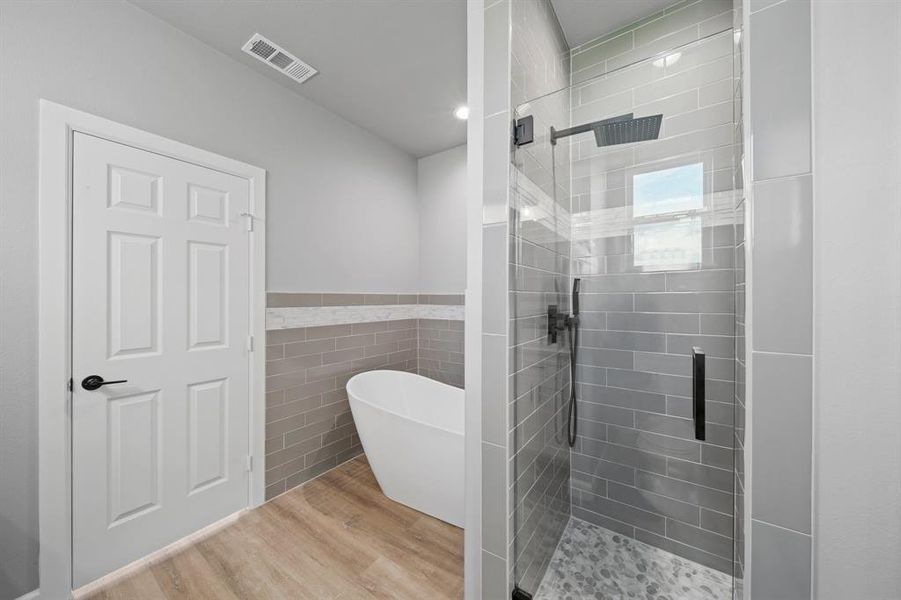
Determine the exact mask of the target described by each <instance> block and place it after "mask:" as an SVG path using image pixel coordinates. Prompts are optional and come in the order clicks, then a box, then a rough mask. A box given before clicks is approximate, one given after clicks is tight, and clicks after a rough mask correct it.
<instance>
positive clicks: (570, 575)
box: [535, 518, 732, 600]
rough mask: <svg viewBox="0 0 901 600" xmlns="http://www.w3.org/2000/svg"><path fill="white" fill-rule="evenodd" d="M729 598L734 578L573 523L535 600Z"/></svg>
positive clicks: (612, 533) (562, 540) (583, 524)
mask: <svg viewBox="0 0 901 600" xmlns="http://www.w3.org/2000/svg"><path fill="white" fill-rule="evenodd" d="M624 598H636V599H641V600H729V599H731V598H732V577H731V576H730V575H727V574H726V573H722V572H720V571H717V570H715V569H711V568H709V567H705V566H703V565H700V564H698V563H696V562H692V561H690V560H687V559H684V558H681V557H679V556H676V555H675V554H670V553H669V552H666V551H665V550H661V549H659V548H655V547H653V546H649V545H648V544H645V543H642V542H639V541H636V540H633V539H632V538H629V537H627V536H624V535H621V534H618V533H614V532H613V531H610V530H609V529H604V528H603V527H598V526H596V525H592V524H591V523H587V522H585V521H582V520H580V519H575V518H573V519H570V521H569V524H568V525H567V526H566V530H565V531H564V532H563V537H562V538H561V539H560V544H559V545H558V546H557V550H556V551H555V552H554V555H553V557H552V558H551V562H550V565H548V569H547V573H546V574H545V576H544V579H542V581H541V585H540V586H539V588H538V592H537V593H536V594H535V600H588V599H593V600H621V599H624Z"/></svg>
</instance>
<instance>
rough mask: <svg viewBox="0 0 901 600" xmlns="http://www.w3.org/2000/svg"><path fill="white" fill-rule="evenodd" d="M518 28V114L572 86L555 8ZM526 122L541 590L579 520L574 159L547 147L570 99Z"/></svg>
mask: <svg viewBox="0 0 901 600" xmlns="http://www.w3.org/2000/svg"><path fill="white" fill-rule="evenodd" d="M511 20H512V38H511V70H512V85H511V98H512V102H513V106H514V107H515V106H516V105H518V104H520V103H522V102H524V101H526V100H528V99H530V98H535V97H536V96H541V95H544V94H547V93H549V92H553V91H556V90H561V89H564V88H566V87H567V86H568V85H569V70H570V69H569V48H568V46H567V44H566V41H565V39H564V37H563V33H562V31H561V29H560V25H559V23H558V22H557V18H556V16H555V14H554V12H553V8H552V7H551V4H550V2H549V1H547V0H532V1H527V2H514V3H513V5H512V16H511ZM523 114H530V115H532V117H533V118H534V123H535V136H536V141H535V142H534V143H533V144H531V145H528V146H523V147H522V148H519V149H518V150H517V151H516V152H515V153H514V155H513V167H514V168H513V180H512V181H511V191H510V200H511V211H510V222H509V237H508V243H509V245H510V247H509V250H508V255H509V259H510V264H509V268H510V290H509V302H510V315H509V316H510V323H509V332H508V340H507V341H508V347H509V351H510V358H509V361H510V362H509V365H510V379H509V385H508V390H509V391H508V393H509V400H510V405H509V406H508V412H509V415H510V417H509V426H510V431H509V437H510V453H511V454H510V457H511V458H512V468H513V473H512V474H511V477H510V484H511V489H510V496H511V498H512V503H513V514H512V515H511V520H510V531H511V532H512V539H511V556H512V557H513V565H512V567H513V576H514V582H515V583H516V584H518V585H519V587H521V588H522V589H524V590H526V591H529V592H535V591H536V590H537V589H538V585H539V583H540V581H541V577H542V576H543V574H544V572H545V570H546V569H547V565H548V564H549V562H550V559H551V557H552V556H553V553H554V550H555V548H556V547H557V543H558V542H559V540H560V537H561V535H562V533H563V531H564V529H565V527H566V524H567V522H568V520H569V516H570V453H569V448H568V446H567V442H566V433H565V431H566V401H567V400H568V397H569V364H570V363H569V353H568V351H567V349H566V345H565V340H566V336H565V335H562V336H561V337H560V340H559V341H558V342H557V343H556V344H549V343H548V342H547V339H546V326H545V323H546V310H547V308H546V307H547V305H548V304H556V305H557V306H558V307H559V309H560V310H561V311H563V312H568V311H569V306H570V294H569V288H570V272H569V271H570V257H569V250H570V248H569V246H570V244H569V234H570V219H569V209H570V193H569V151H568V148H565V147H563V146H561V148H560V151H558V152H557V153H556V154H554V153H551V152H549V151H548V150H549V145H548V144H547V132H548V131H549V127H550V126H551V125H554V124H559V123H568V122H569V97H568V94H567V93H566V92H563V93H562V94H561V96H559V97H555V98H553V99H552V100H551V101H548V102H533V103H532V104H531V107H530V108H529V109H527V110H526V111H524V113H523ZM518 116H522V115H518V114H517V115H515V117H518ZM552 161H553V162H554V164H552Z"/></svg>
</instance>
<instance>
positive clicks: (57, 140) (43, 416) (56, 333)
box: [38, 99, 266, 598]
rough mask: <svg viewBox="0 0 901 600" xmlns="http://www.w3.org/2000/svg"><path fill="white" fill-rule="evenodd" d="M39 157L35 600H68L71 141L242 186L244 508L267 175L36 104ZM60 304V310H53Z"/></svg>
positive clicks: (260, 485)
mask: <svg viewBox="0 0 901 600" xmlns="http://www.w3.org/2000/svg"><path fill="white" fill-rule="evenodd" d="M39 129H40V131H39V152H38V168H39V172H38V270H39V273H38V285H39V291H38V489H39V493H38V518H39V525H40V534H39V541H40V547H39V556H40V557H39V570H40V588H39V590H40V592H39V593H40V596H41V597H44V598H71V596H72V559H73V549H72V452H71V450H72V423H71V406H72V405H71V392H70V391H69V389H68V383H69V379H70V377H72V373H71V365H72V356H71V346H72V314H71V305H72V302H71V299H72V281H71V273H72V270H71V267H72V159H73V144H72V140H73V135H74V133H75V132H76V131H78V132H81V133H86V134H89V135H93V136H96V137H100V138H104V139H107V140H110V141H113V142H117V143H120V144H125V145H127V146H132V147H134V148H138V149H140V150H146V151H149V152H154V153H156V154H161V155H164V156H168V157H170V158H174V159H177V160H181V161H184V162H189V163H192V164H195V165H199V166H202V167H207V168H210V169H215V170H217V171H222V172H224V173H228V174H230V175H235V176H237V177H241V178H243V179H247V180H248V182H249V188H250V189H249V205H250V207H251V211H250V212H251V214H253V220H254V227H253V231H252V232H250V236H251V238H250V254H251V256H250V261H249V264H250V289H251V292H250V314H249V319H250V330H251V335H253V336H254V340H255V344H254V349H253V351H252V353H251V355H250V364H249V370H250V373H249V376H250V379H249V383H250V402H251V406H250V411H249V414H250V419H249V425H250V426H249V429H250V431H249V432H248V436H249V437H248V439H249V444H250V455H251V456H252V459H253V465H254V467H253V470H252V471H251V474H250V478H249V490H248V504H247V506H248V507H250V508H252V507H255V506H259V505H261V504H262V503H263V502H264V499H265V483H264V474H265V468H264V467H265V452H264V441H265V440H264V438H265V434H264V427H265V407H266V394H265V389H266V362H265V361H266V357H265V339H266V337H265V336H266V171H265V170H263V169H261V168H259V167H255V166H253V165H249V164H247V163H243V162H240V161H236V160H233V159H230V158H226V157H224V156H220V155H218V154H214V153H212V152H208V151H206V150H201V149H199V148H195V147H193V146H188V145H186V144H182V143H180V142H176V141H173V140H170V139H167V138H164V137H161V136H158V135H155V134H152V133H148V132H146V131H141V130H139V129H135V128H133V127H129V126H127V125H122V124H120V123H116V122H114V121H110V120H108V119H104V118H102V117H98V116H95V115H92V114H89V113H86V112H82V111H79V110H75V109H72V108H68V107H66V106H62V105H60V104H56V103H54V102H50V101H48V100H44V99H41V100H40V126H39ZM61 298H65V301H60V299H61Z"/></svg>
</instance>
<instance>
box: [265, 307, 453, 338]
mask: <svg viewBox="0 0 901 600" xmlns="http://www.w3.org/2000/svg"><path fill="white" fill-rule="evenodd" d="M404 319H444V320H450V321H462V320H463V307H462V306H460V305H440V304H390V305H373V306H293V307H284V308H267V309H266V330H267V331H268V330H273V329H294V328H297V327H315V326H319V325H345V324H348V323H374V322H376V321H401V320H404Z"/></svg>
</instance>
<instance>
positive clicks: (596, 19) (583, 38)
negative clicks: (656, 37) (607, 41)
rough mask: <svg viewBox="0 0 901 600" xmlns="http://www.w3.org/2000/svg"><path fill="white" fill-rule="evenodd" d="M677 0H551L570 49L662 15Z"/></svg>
mask: <svg viewBox="0 0 901 600" xmlns="http://www.w3.org/2000/svg"><path fill="white" fill-rule="evenodd" d="M674 2H675V0H551V4H553V6H554V12H556V13H557V20H558V21H560V27H562V28H563V35H565V36H566V42H567V43H568V44H569V47H570V48H575V47H576V46H581V45H582V44H584V43H585V42H590V41H591V40H593V39H595V38H599V37H601V36H604V35H607V34H608V33H613V32H614V31H616V30H617V29H620V28H622V27H625V26H626V25H629V24H631V23H634V22H635V21H638V20H639V19H642V18H644V17H647V16H648V15H652V14H654V13H655V12H659V11H661V10H663V9H664V8H666V7H667V6H671V5H672V4H674Z"/></svg>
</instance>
